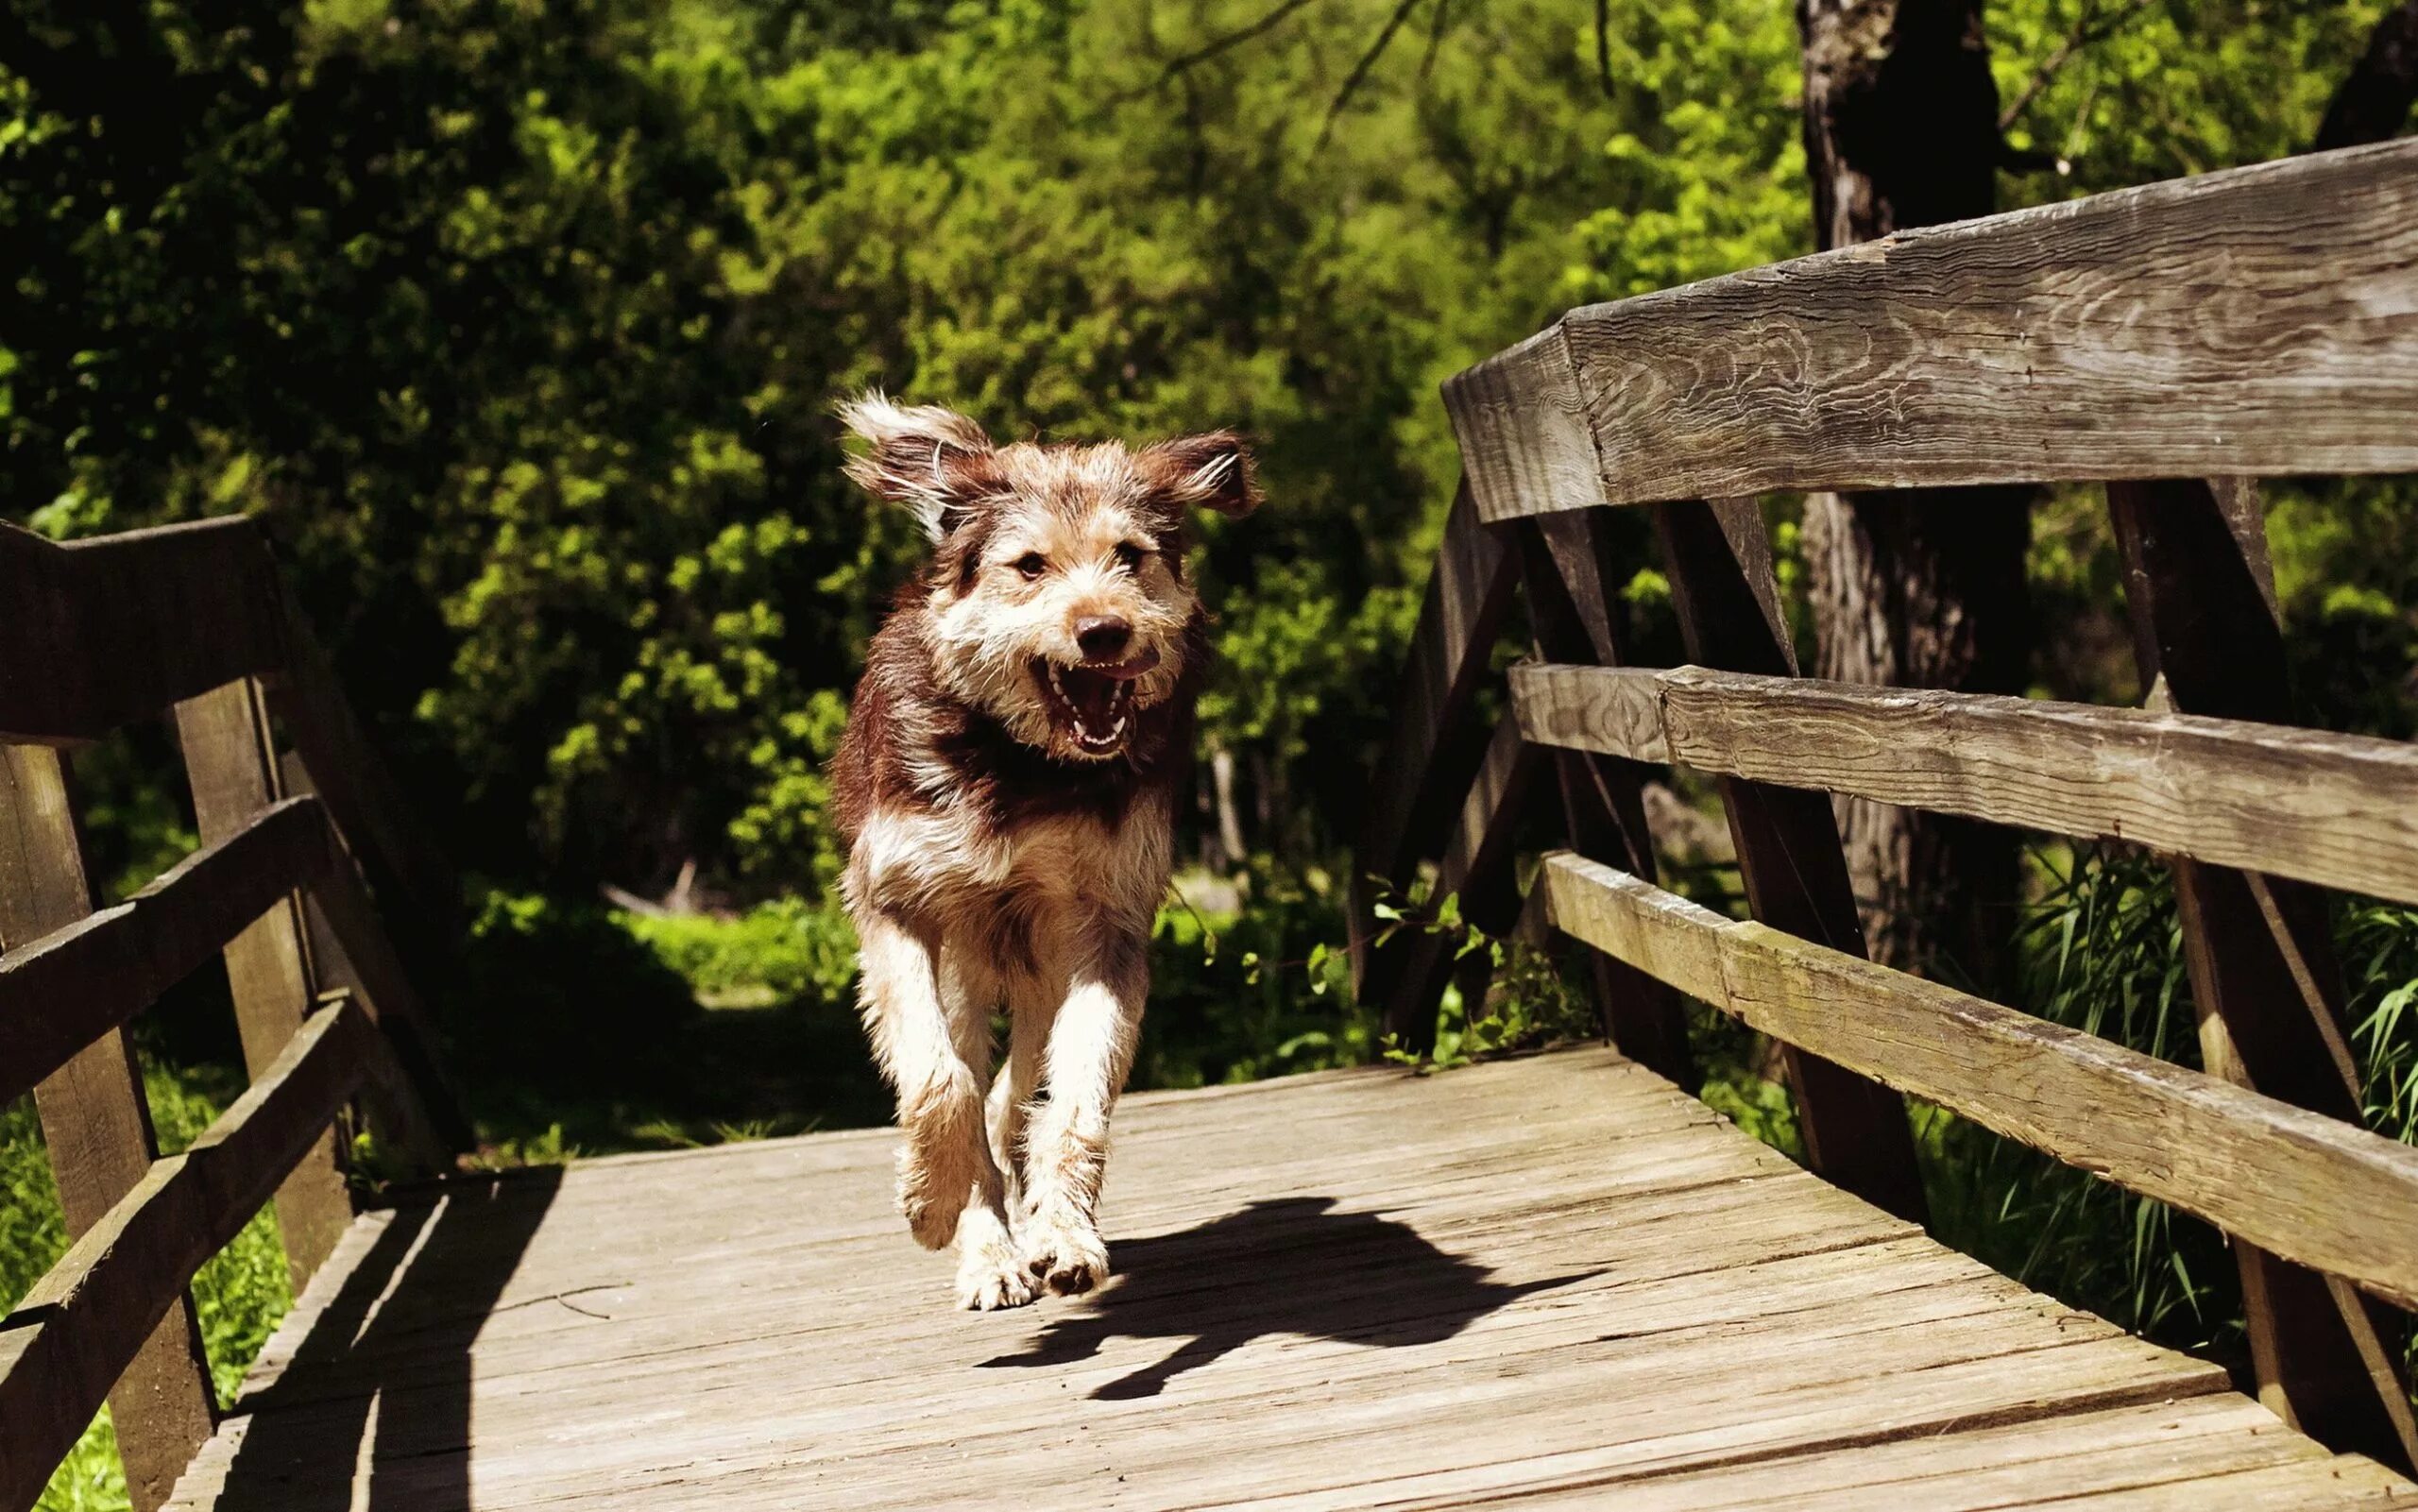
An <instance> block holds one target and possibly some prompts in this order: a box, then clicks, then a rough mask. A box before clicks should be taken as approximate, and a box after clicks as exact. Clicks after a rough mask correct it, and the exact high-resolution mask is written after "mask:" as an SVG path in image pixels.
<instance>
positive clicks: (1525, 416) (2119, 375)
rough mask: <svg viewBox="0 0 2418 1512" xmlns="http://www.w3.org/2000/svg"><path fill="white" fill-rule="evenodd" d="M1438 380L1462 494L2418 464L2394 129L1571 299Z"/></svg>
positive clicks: (2416, 323)
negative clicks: (1611, 295) (1599, 300)
mask: <svg viewBox="0 0 2418 1512" xmlns="http://www.w3.org/2000/svg"><path fill="white" fill-rule="evenodd" d="M1444 398H1445V404H1446V407H1447V408H1448V409H1449V410H1450V411H1451V413H1452V417H1453V424H1454V428H1455V430H1456V433H1458V435H1459V437H1460V443H1461V454H1462V462H1463V466H1464V467H1466V468H1467V469H1468V477H1469V483H1470V490H1471V494H1472V496H1473V498H1474V499H1475V501H1476V502H1477V507H1478V512H1479V513H1480V514H1481V515H1482V516H1484V517H1485V518H1487V519H1489V520H1502V519H1507V518H1513V517H1515V516H1520V515H1529V514H1537V513H1541V512H1543V511H1548V510H1559V509H1578V508H1585V507H1587V506H1590V505H1593V504H1632V503H1646V502H1654V501H1671V500H1688V499H1718V498H1728V497H1734V496H1738V495H1744V494H1753V493H1760V492H1764V491H1768V490H1772V489H1782V488H1787V489H1816V488H1835V489H1857V488H1891V487H1906V486H1914V485H1937V484H2021V483H2043V482H2057V481H2066V480H2099V479H2122V478H2163V477H2198V476H2212V475H2213V476H2249V475H2259V474H2279V473H2305V472H2333V473H2349V472H2408V471H2418V426H2413V425H2411V424H2410V421H2409V417H2410V416H2411V415H2412V414H2418V141H2408V140H2405V141H2400V142H2392V143H2384V144H2377V145H2375V146H2366V147H2352V148H2346V149H2344V150H2342V151H2340V152H2325V153H2316V154H2312V155H2310V156H2307V157H2302V158H2293V159H2289V160H2286V161H2279V162H2271V163H2262V164H2260V165H2258V166H2256V167H2249V168H2239V169H2233V170H2230V171H2227V172H2223V173H2211V174H2205V175H2202V176H2200V177H2198V178H2186V179H2177V180H2174V181H2171V182H2167V183H2158V184H2151V185H2148V186H2146V187H2143V188H2139V189H2127V190H2120V191H2118V192H2116V193H2113V194H2105V195H2094V196H2092V197H2090V198H2088V199H2082V200H2076V201H2073V202H2070V203H2067V204H2059V205H2048V206H2043V207H2041V208H2039V209H2035V210H2022V211H2016V212H2011V213H2008V214H2004V215H1993V216H1990V217H1987V218H1985V219H1982V220H1974V221H1965V222H1960V223H1958V224H1956V225H1952V226H1942V227H1936V228H1930V229H1922V230H1913V231H1903V232H1900V233H1899V234H1897V235H1894V236H1890V237H1888V238H1885V239H1884V240H1882V241H1879V242H1874V243H1870V244H1867V245H1865V246H1853V247H1844V248H1841V249H1839V250H1837V251H1831V252H1825V253H1821V254H1819V255H1816V256H1814V257H1809V258H1802V259H1799V260H1797V261H1796V262H1793V263H1780V264H1779V265H1777V266H1773V267H1765V268H1757V269H1755V270H1753V271H1751V272H1746V273H1738V274H1732V275H1729V276H1728V277H1726V278H1718V279H1711V280H1706V281H1705V282H1702V283H1694V284H1690V285H1688V286H1686V287H1684V288H1678V289H1672V290H1668V291H1666V292H1664V293H1660V294H1651V295H1646V296H1643V297H1639V298H1634V299H1625V300H1622V301H1620V302H1619V303H1616V304H1604V305H1591V306H1588V307H1586V308H1584V309H1580V310H1574V311H1572V312H1570V313H1569V314H1566V315H1564V316H1563V317H1562V318H1561V320H1559V321H1558V322H1557V323H1556V324H1555V325H1554V326H1553V327H1552V328H1551V329H1550V330H1548V331H1544V332H1543V333H1542V334H1541V335H1538V336H1536V337H1535V338H1533V339H1532V340H1530V341H1528V342H1525V343H1524V344H1522V345H1521V346H1519V347H1516V348H1512V349H1511V350H1509V351H1507V352H1505V353H1503V354H1501V355H1500V356H1497V357H1492V358H1489V359H1488V360H1487V361H1485V362H1483V363H1480V364H1478V365H1476V366H1475V367H1473V368H1472V369H1470V370H1469V371H1467V372H1465V373H1462V374H1461V375H1459V376H1457V377H1456V378H1455V379H1453V380H1452V381H1451V382H1448V383H1447V384H1446V385H1445V388H1444Z"/></svg>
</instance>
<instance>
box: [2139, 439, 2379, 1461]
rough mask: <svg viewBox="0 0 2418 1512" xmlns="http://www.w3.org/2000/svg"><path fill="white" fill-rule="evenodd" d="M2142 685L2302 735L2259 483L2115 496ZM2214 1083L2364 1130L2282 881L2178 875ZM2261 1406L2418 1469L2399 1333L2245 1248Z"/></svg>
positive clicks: (2180, 486)
mask: <svg viewBox="0 0 2418 1512" xmlns="http://www.w3.org/2000/svg"><path fill="white" fill-rule="evenodd" d="M2107 501H2108V507H2109V512H2110V514H2111V515H2112V517H2113V518H2114V521H2115V526H2116V535H2117V539H2118V541H2119V542H2120V545H2121V548H2122V551H2123V555H2124V571H2125V597H2126V601H2127V605H2128V608H2129V611H2130V613H2131V616H2132V620H2133V638H2134V646H2135V650H2136V656H2137V662H2138V665H2139V668H2140V674H2141V681H2142V683H2143V685H2144V686H2151V687H2155V686H2159V685H2162V686H2163V688H2164V695H2163V696H2164V697H2165V699H2166V700H2167V701H2168V702H2169V703H2171V705H2172V706H2173V707H2174V708H2176V709H2179V710H2181V711H2182V712H2184V713H2187V714H2205V715H2213V716H2217V717H2220V718H2224V719H2237V720H2255V721H2257V722H2262V723H2268V724H2290V723H2292V722H2294V720H2293V717H2292V715H2293V710H2292V699H2291V690H2290V678H2289V676H2288V674H2287V672H2286V668H2285V660H2284V640H2283V632H2282V629H2281V627H2280V626H2279V625H2278V624H2277V622H2276V604H2275V586H2274V578H2273V570H2272V569H2271V568H2270V567H2269V564H2268V558H2267V533H2266V524H2265V521H2264V519H2263V518H2261V515H2260V513H2259V508H2258V502H2257V498H2256V494H2255V492H2254V491H2253V490H2252V488H2251V486H2250V485H2249V484H2247V483H2246V482H2240V483H2234V482H2228V483H2222V484H2217V485H2215V486H2211V485H2210V484H2208V483H2206V482H2205V481H2202V480H2200V479H2172V480H2164V481H2158V482H2144V483H2111V484H2108V485H2107ZM2171 864H2172V868H2173V873H2174V892H2175V901H2176V905H2177V907H2178V909H2179V911H2180V913H2181V916H2182V925H2183V941H2184V951H2185V960H2186V963H2187V966H2188V970H2189V973H2190V977H2191V993H2192V999H2193V1001H2194V1003H2195V1004H2196V1005H2197V1008H2198V1011H2199V1021H2200V1044H2201V1056H2202V1059H2203V1060H2204V1061H2205V1062H2206V1064H2207V1068H2208V1071H2209V1073H2210V1074H2211V1075H2214V1076H2219V1077H2222V1078H2224V1079H2226V1080H2229V1081H2234V1082H2237V1083H2239V1084H2241V1085H2245V1086H2248V1087H2251V1088H2253V1089H2255V1090H2256V1091H2258V1092H2262V1093H2264V1094H2266V1095H2267V1096H2271V1097H2276V1098H2280V1099H2282V1100H2284V1101H2287V1102H2291V1103H2297V1104H2299V1105H2300V1106H2301V1107H2304V1108H2307V1109H2311V1110H2313V1111H2315V1112H2318V1113H2326V1114H2329V1115H2331V1116H2333V1117H2336V1118H2341V1119H2345V1120H2347V1121H2349V1122H2352V1123H2358V1122H2359V1113H2360V1075H2359V1067H2358V1060H2357V1058H2356V1057H2355V1055H2354V1054H2353V1052H2352V1047H2351V1044H2350V1039H2349V1035H2348V1032H2347V1026H2346V1024H2345V1021H2344V1015H2343V994H2342V976H2341V966H2340V964H2339V962H2338V961H2337V960H2336V958H2335V953H2334V941H2333V936H2332V931H2331V927H2330V923H2329V920H2328V917H2327V909H2326V902H2325V898H2324V894H2323V893H2322V892H2318V891H2317V890H2316V889H2313V888H2310V887H2307V886H2305V885H2303V884H2301V883H2297V882H2292V881H2289V880H2286V879H2284V878H2281V877H2270V876H2261V875H2255V874H2252V873H2247V872H2237V871H2232V870H2229V869H2227V868H2224V867H2220V866H2208V865H2205V864H2203V863H2201V862H2197V861H2193V860H2189V859H2187V858H2176V859H2175V860H2174V861H2173V862H2172V863H2171ZM2233 1249H2234V1257H2235V1261H2236V1263H2237V1264H2238V1265H2239V1268H2240V1272H2241V1292H2242V1306H2243V1311H2244V1313H2245V1315H2246V1320H2247V1322H2248V1326H2249V1333H2250V1350H2251V1362H2252V1368H2253V1369H2254V1370H2255V1371H2256V1375H2257V1378H2258V1397H2259V1400H2260V1401H2261V1402H2264V1403H2265V1404H2266V1405H2267V1406H2268V1408H2269V1409H2270V1410H2272V1411H2273V1412H2274V1413H2275V1414H2276V1415H2277V1416H2278V1417H2280V1418H2282V1419H2284V1420H2285V1421H2287V1422H2290V1423H2291V1424H2293V1425H2294V1426H2296V1427H2298V1428H2300V1429H2301V1430H2302V1431H2303V1432H2305V1433H2307V1434H2308V1435H2309V1436H2311V1437H2314V1438H2316V1439H2318V1440H2320V1441H2321V1442H2323V1443H2325V1444H2327V1445H2329V1446H2331V1447H2333V1448H2336V1449H2342V1450H2355V1451H2358V1453H2365V1454H2368V1455H2371V1456H2373V1457H2375V1458H2376V1459H2380V1460H2384V1461H2386V1462H2388V1463H2391V1464H2393V1465H2396V1466H2399V1467H2400V1468H2401V1469H2403V1470H2409V1468H2411V1465H2412V1463H2413V1461H2414V1460H2418V1425H2413V1423H2412V1421H2411V1415H2410V1408H2409V1385H2408V1383H2407V1382H2406V1380H2405V1379H2404V1378H2403V1376H2402V1374H2401V1369H2400V1362H2399V1358H2398V1356H2399V1350H2398V1347H2397V1346H2398V1342H2399V1341H2398V1338H2397V1334H2398V1329H2397V1328H2394V1327H2392V1326H2390V1325H2391V1323H2392V1318H2393V1315H2392V1313H2390V1312H2389V1311H2388V1310H2387V1309H2385V1308H2384V1307H2383V1306H2382V1304H2379V1303H2375V1302H2373V1301H2371V1300H2368V1299H2366V1298H2365V1297H2363V1296H2361V1295H2360V1294H2359V1293H2358V1291H2357V1290H2355V1289H2354V1288H2353V1287H2352V1286H2350V1285H2349V1284H2348V1283H2345V1282H2342V1281H2341V1280H2339V1279H2336V1278H2333V1277H2328V1276H2324V1275H2321V1274H2320V1273H2318V1272H2316V1271H2314V1270H2310V1269H2308V1268H2307V1267H2306V1266H2296V1265H2293V1264H2291V1263H2290V1262H2289V1261H2285V1260H2281V1259H2278V1258H2277V1257H2275V1256H2273V1255H2271V1254H2269V1253H2267V1252H2266V1251H2265V1250H2262V1249H2258V1248H2256V1246H2253V1245H2249V1244H2245V1243H2243V1242H2242V1241H2240V1240H2239V1239H2235V1240H2234V1241H2233Z"/></svg>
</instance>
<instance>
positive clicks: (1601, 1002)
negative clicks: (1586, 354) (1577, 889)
mask: <svg viewBox="0 0 2418 1512" xmlns="http://www.w3.org/2000/svg"><path fill="white" fill-rule="evenodd" d="M1604 523H1605V522H1604V520H1603V518H1602V514H1601V506H1598V507H1597V508H1595V509H1581V510H1568V511H1564V512H1561V513H1558V514H1551V515H1540V516H1536V517H1534V518H1528V519H1523V520H1518V521H1515V522H1513V524H1512V526H1511V529H1513V530H1514V531H1516V532H1517V533H1518V536H1519V541H1520V558H1521V560H1520V573H1521V583H1522V585H1523V586H1524V588H1525V590H1526V594H1527V601H1528V627H1529V630H1530V633H1531V634H1532V635H1533V636H1534V637H1535V642H1536V651H1537V654H1538V655H1539V656H1541V657H1542V658H1543V659H1545V660H1546V661H1553V662H1569V663H1574V664H1577V665H1581V666H1586V665H1602V666H1606V667H1617V666H1619V665H1620V649H1619V646H1618V645H1617V643H1616V642H1615V640H1614V637H1613V635H1612V621H1611V603H1610V597H1609V595H1610V593H1611V592H1612V591H1613V590H1612V583H1611V576H1610V572H1609V570H1608V569H1609V563H1610V552H1609V549H1608V546H1609V543H1608V542H1607V540H1606V538H1605V531H1604V528H1603V527H1604ZM1553 761H1554V773H1555V776H1556V777H1557V778H1558V781H1559V785H1560V789H1561V807H1562V815H1563V818H1564V820H1565V821H1566V823H1567V824H1568V825H1569V835H1570V847H1571V849H1573V850H1575V851H1576V852H1577V853H1578V854H1579V855H1581V856H1585V857H1588V858H1592V859H1595V860H1600V861H1607V862H1610V863H1612V864H1614V865H1617V866H1618V867H1620V869H1621V870H1623V871H1625V872H1626V873H1628V874H1629V875H1632V876H1636V877H1640V878H1643V880H1645V881H1648V882H1653V881H1656V880H1658V876H1657V868H1656V866H1655V860H1654V837H1653V833H1652V832H1651V831H1650V830H1648V829H1647V828H1646V824H1645V804H1644V800H1643V783H1644V777H1643V773H1644V770H1645V769H1644V768H1643V766H1641V765H1640V764H1639V763H1637V762H1634V761H1623V760H1620V759H1618V758H1617V757H1613V756H1592V755H1590V754H1588V753H1586V752H1583V751H1568V750H1557V751H1555V752H1554V755H1553ZM1586 954H1587V968H1588V986H1589V989H1590V992H1591V994H1592V996H1593V998H1594V1002H1595V1011H1596V1014H1597V1016H1598V1017H1599V1019H1600V1020H1601V1022H1602V1023H1603V1026H1604V1034H1605V1037H1606V1038H1608V1039H1609V1040H1610V1041H1611V1042H1612V1044H1613V1045H1615V1046H1617V1047H1618V1048H1619V1050H1620V1052H1621V1053H1622V1054H1623V1055H1626V1056H1627V1057H1628V1058H1629V1059H1630V1060H1632V1061H1635V1062H1638V1063H1640V1064H1642V1065H1643V1066H1646V1067H1647V1068H1649V1069H1651V1070H1653V1071H1655V1072H1658V1073H1659V1074H1660V1075H1661V1076H1663V1077H1666V1078H1668V1079H1671V1080H1672V1081H1674V1082H1677V1084H1678V1085H1679V1086H1680V1087H1681V1088H1683V1089H1685V1090H1687V1091H1690V1092H1694V1091H1695V1090H1696V1076H1695V1057H1694V1054H1693V1053H1691V1052H1690V1050H1689V1048H1688V1017H1687V1008H1686V1005H1685V1004H1684V1003H1682V1002H1681V1001H1680V998H1679V994H1677V993H1675V992H1673V991H1672V990H1671V989H1670V988H1669V987H1667V986H1665V985H1663V984H1662V983H1661V982H1659V981H1657V980H1655V979H1654V978H1653V977H1648V976H1646V975H1645V974H1644V973H1643V972H1642V971H1639V970H1638V969H1637V968H1635V967H1634V966H1630V965H1627V964H1626V963H1625V962H1622V961H1619V960H1614V959H1613V958H1611V957H1610V956H1608V955H1606V954H1604V953H1603V952H1602V951H1600V950H1596V949H1594V948H1592V946H1590V947H1587V951H1586Z"/></svg>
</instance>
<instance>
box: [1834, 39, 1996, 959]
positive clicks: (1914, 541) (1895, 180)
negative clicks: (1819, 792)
mask: <svg viewBox="0 0 2418 1512" xmlns="http://www.w3.org/2000/svg"><path fill="white" fill-rule="evenodd" d="M1797 19H1798V24H1799V25H1800V26H1801V28H1802V31H1803V36H1804V43H1805V123H1804V124H1805V158H1806V165H1807V171H1808V173H1809V174H1810V176H1811V177H1812V178H1813V185H1814V233H1815V237H1816V239H1817V240H1818V242H1819V243H1820V245H1821V246H1823V247H1825V248H1830V247H1833V246H1851V245H1853V244H1855V243H1858V242H1866V241H1872V240H1874V239H1876V238H1879V237H1882V236H1886V235H1888V234H1889V233H1890V232H1892V231H1897V230H1903V229H1910V228H1913V227H1916V226H1928V225H1935V224H1937V223H1939V222H1943V221H1951V220H1964V219H1969V218H1970V217H1972V216H1975V215H1985V214H1987V213H1989V212H1990V211H1991V210H1992V209H1993V208H1994V205H1995V202H1996V197H1997V160H1998V150H1999V130H1998V90H1997V86H1996V85H1995V84H1994V83H1993V82H1992V81H1991V78H1990V67H1989V51H1988V48H1987V46H1986V44H1985V43H1984V41H1983V35H1982V7H1981V3H1980V0H1799V6H1798V10H1797ZM2029 498H2030V490H2028V489H2023V488H1955V489H1946V488H1943V489H1908V490H1902V491H1898V492H1892V493H1885V494H1865V495H1857V496H1853V497H1849V498H1844V499H1843V498H1841V497H1840V496H1838V495H1835V494H1815V495H1813V496H1811V497H1809V498H1808V499H1807V500H1806V505H1805V553H1806V568H1807V578H1808V584H1809V589H1810V600H1811V606H1812V609H1813V617H1814V636H1815V638H1816V640H1817V641H1818V642H1819V649H1818V659H1817V662H1816V668H1815V670H1816V672H1817V674H1818V675H1820V676H1822V677H1825V678H1830V679H1833V680H1836V681H1840V682H1852V683H1883V684H1894V685H1899V686H1905V687H1920V688H1960V689H1964V690H1967V691H1971V692H1991V693H2013V692H2020V691H2021V690H2022V688H2023V685H2024V682H2025V676H2026V671H2027V666H2028V663H2029V659H2030V642H2031V627H2030V614H2029V605H2028V602H2027V595H2026V592H2025V586H2024V549H2025V546H2026V543H2027V542H2028V541H2029V539H2030V536H2031V517H2030V514H2029V511H2028V509H2027V507H2026V505H2027V502H2028V500H2029ZM1839 821H1840V828H1841V838H1842V839H1843V840H1844V841H1845V842H1846V845H1847V851H1848V870H1849V873H1850V875H1852V876H1853V878H1854V881H1855V887H1856V894H1857V899H1858V902H1859V903H1860V905H1861V906H1862V908H1863V910H1864V916H1865V930H1866V933H1867V934H1868V935H1869V937H1870V941H1871V945H1872V951H1873V955H1874V957H1875V959H1877V960H1883V961H1886V962H1888V963H1889V964H1891V965H1894V966H1898V967H1900V968H1902V969H1905V970H1910V971H1920V972H1923V973H1925V974H1927V975H1933V976H1941V977H1950V978H1955V979H1963V980H1967V981H1970V982H1973V983H1976V984H1979V985H1982V986H1984V987H1987V986H1990V985H1993V984H1994V983H1995V981H1996V979H1997V977H1998V975H1999V962H2000V960H2001V956H2002V954H2003V948H2004V943H2005V941H2006V939H2007V936H2008V933H2009V930H2010V927H2011V926H2012V924H2013V920H2014V907H2015V901H2016V883H2017V875H2018V874H2017V865H2016V837H2015V836H2014V835H2013V834H2012V833H2011V832H2009V831H2006V830H2002V829H1999V828H1997V827H1995V826H1991V825H1985V824H1975V823H1973V822H1971V821H1967V820H1955V819H1946V818H1941V817H1938V816H1934V815H1930V814H1922V813H1917V812H1915V811H1913V810H1910V809H1901V808H1892V807H1885V806H1882V805H1879V804H1871V803H1864V802H1858V801H1852V800H1842V801H1841V804H1840V814H1839Z"/></svg>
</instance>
